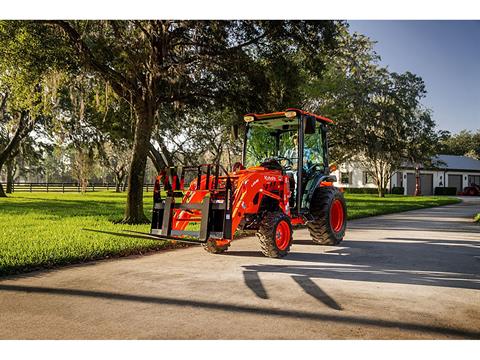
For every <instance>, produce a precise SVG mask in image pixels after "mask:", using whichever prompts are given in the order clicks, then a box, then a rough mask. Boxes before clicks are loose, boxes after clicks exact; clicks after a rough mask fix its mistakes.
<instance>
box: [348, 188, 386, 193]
mask: <svg viewBox="0 0 480 360" xmlns="http://www.w3.org/2000/svg"><path fill="white" fill-rule="evenodd" d="M343 190H344V192H345V193H347V194H378V189H377V188H344V189H343ZM385 193H386V191H385Z"/></svg>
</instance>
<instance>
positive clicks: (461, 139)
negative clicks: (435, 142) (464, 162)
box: [441, 129, 480, 159]
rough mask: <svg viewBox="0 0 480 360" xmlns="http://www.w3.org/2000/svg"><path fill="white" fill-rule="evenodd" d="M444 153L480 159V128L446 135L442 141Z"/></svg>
mask: <svg viewBox="0 0 480 360" xmlns="http://www.w3.org/2000/svg"><path fill="white" fill-rule="evenodd" d="M441 151H442V153H443V154H446V155H465V156H470V157H473V158H475V159H480V129H479V130H477V131H476V132H473V131H468V130H462V131H460V132H459V133H458V134H453V135H450V136H446V137H445V139H443V141H442V149H441Z"/></svg>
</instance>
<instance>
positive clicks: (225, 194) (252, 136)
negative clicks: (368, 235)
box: [151, 109, 346, 258]
mask: <svg viewBox="0 0 480 360" xmlns="http://www.w3.org/2000/svg"><path fill="white" fill-rule="evenodd" d="M244 120H245V122H246V131H245V136H244V147H243V154H242V163H236V164H235V165H234V168H233V169H232V170H231V171H227V170H226V169H225V168H223V167H222V166H221V165H219V164H203V165H199V166H194V167H170V168H166V169H164V170H163V171H162V172H160V174H159V175H158V177H157V179H156V182H155V189H154V206H153V215H152V227H151V235H152V236H155V237H158V238H160V239H165V240H176V241H184V242H191V243H200V244H203V246H204V248H205V250H207V251H208V252H210V253H222V252H224V251H226V250H227V249H228V247H229V246H230V243H231V241H232V240H233V238H234V235H235V232H236V231H237V230H252V231H255V232H256V235H257V237H258V239H259V241H260V245H261V248H262V252H263V254H264V255H265V256H268V257H277V258H278V257H283V256H285V255H287V254H288V252H289V250H290V246H291V245H292V233H293V231H292V225H300V224H303V225H307V227H308V229H309V231H310V234H311V237H312V240H313V242H314V243H317V244H322V245H337V244H339V243H340V241H342V239H343V237H344V234H345V229H346V203H345V200H344V197H343V194H342V192H340V191H339V190H338V189H337V188H335V187H334V186H333V183H334V182H335V181H336V178H335V176H333V175H331V174H330V167H329V164H328V144H327V125H328V124H330V123H332V120H330V119H328V118H325V117H323V116H319V115H315V114H311V113H308V112H305V111H302V110H299V109H287V110H286V111H282V112H275V113H269V114H247V115H245V116H244Z"/></svg>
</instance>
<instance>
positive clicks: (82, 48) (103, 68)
mask: <svg viewBox="0 0 480 360" xmlns="http://www.w3.org/2000/svg"><path fill="white" fill-rule="evenodd" d="M45 22H46V23H47V24H52V25H54V26H57V27H59V28H60V29H62V30H63V31H64V32H65V33H66V35H67V36H68V38H69V40H70V42H71V43H72V45H73V46H74V47H75V48H76V49H77V52H78V54H79V55H80V56H81V57H82V58H83V60H84V61H85V62H86V63H87V64H88V65H89V66H90V67H91V68H92V69H93V70H95V71H97V72H99V73H100V74H101V75H102V76H103V77H104V78H105V79H106V80H107V81H109V82H110V83H111V85H112V87H113V88H114V89H115V91H116V92H117V93H118V94H119V95H120V96H122V97H123V95H124V90H125V89H135V86H134V84H133V83H132V82H131V81H129V80H128V79H127V78H125V76H123V75H122V74H121V73H119V72H118V71H116V70H114V69H112V68H111V67H109V66H108V65H106V64H103V63H102V62H100V61H99V60H98V59H97V58H96V57H95V55H94V54H93V52H92V50H91V49H90V48H89V47H88V45H87V44H86V43H85V41H83V39H82V36H81V35H80V34H79V33H78V31H77V30H76V29H75V28H74V27H73V26H72V25H71V24H70V23H69V22H68V21H65V20H47V21H45Z"/></svg>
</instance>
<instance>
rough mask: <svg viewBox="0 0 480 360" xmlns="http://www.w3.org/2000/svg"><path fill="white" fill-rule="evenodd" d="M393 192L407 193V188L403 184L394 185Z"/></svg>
mask: <svg viewBox="0 0 480 360" xmlns="http://www.w3.org/2000/svg"><path fill="white" fill-rule="evenodd" d="M391 194H395V195H403V194H405V188H404V187H403V186H394V187H393V188H392V191H391Z"/></svg>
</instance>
